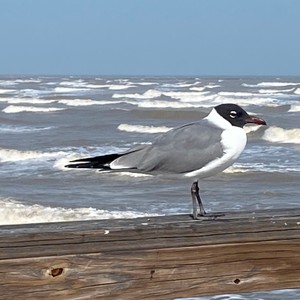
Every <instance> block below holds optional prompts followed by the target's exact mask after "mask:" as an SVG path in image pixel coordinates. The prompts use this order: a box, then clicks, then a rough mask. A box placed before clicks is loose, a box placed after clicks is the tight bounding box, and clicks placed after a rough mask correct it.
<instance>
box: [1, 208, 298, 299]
mask: <svg viewBox="0 0 300 300" xmlns="http://www.w3.org/2000/svg"><path fill="white" fill-rule="evenodd" d="M299 286H300V209H293V210H285V211H272V210H268V211H262V212H239V213H237V212H236V213H226V214H225V216H222V217H219V218H217V219H216V220H213V219H209V218H203V219H202V220H200V221H194V220H191V219H190V217H189V216H187V215H176V216H165V217H154V218H137V219H120V220H99V221H82V222H65V223H44V224H29V225H15V226H1V227H0V299H53V297H60V298H61V299H175V298H179V297H192V296H199V295H207V294H219V293H240V292H244V291H245V292H246V291H260V290H264V291H265V290H271V289H282V288H297V287H299Z"/></svg>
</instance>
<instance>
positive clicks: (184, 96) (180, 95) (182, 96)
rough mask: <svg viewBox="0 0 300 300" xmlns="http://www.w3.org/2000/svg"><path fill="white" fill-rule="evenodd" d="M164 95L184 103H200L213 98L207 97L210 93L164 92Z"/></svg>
mask: <svg viewBox="0 0 300 300" xmlns="http://www.w3.org/2000/svg"><path fill="white" fill-rule="evenodd" d="M163 94H164V95H166V96H169V97H171V98H173V99H178V100H180V101H182V102H200V101H204V100H208V99H211V98H212V96H207V94H209V92H163ZM204 95H206V96H204Z"/></svg>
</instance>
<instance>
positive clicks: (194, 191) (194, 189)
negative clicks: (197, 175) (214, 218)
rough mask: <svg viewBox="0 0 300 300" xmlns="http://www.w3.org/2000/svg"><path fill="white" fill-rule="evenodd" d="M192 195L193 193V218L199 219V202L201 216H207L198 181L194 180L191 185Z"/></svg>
mask: <svg viewBox="0 0 300 300" xmlns="http://www.w3.org/2000/svg"><path fill="white" fill-rule="evenodd" d="M191 195H192V202H193V218H194V219H195V220H196V219H198V214H197V202H198V205H199V208H200V216H205V214H206V212H205V210H204V207H203V204H202V201H201V198H200V195H199V186H198V181H195V182H193V184H192V187H191Z"/></svg>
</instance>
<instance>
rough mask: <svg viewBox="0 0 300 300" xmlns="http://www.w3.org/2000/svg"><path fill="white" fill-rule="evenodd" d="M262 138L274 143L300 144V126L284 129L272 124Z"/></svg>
mask: <svg viewBox="0 0 300 300" xmlns="http://www.w3.org/2000/svg"><path fill="white" fill-rule="evenodd" d="M262 139H264V140H266V141H269V142H272V143H291V144H300V128H294V129H283V128H280V127H276V126H271V127H269V128H268V129H267V130H266V131H265V132H264V134H263V136H262Z"/></svg>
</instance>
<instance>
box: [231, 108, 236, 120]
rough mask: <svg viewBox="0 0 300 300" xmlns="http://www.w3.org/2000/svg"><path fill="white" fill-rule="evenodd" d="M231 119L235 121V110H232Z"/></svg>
mask: <svg viewBox="0 0 300 300" xmlns="http://www.w3.org/2000/svg"><path fill="white" fill-rule="evenodd" d="M229 116H230V118H232V119H234V118H236V116H237V112H236V111H235V110H232V111H231V112H230V114H229Z"/></svg>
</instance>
